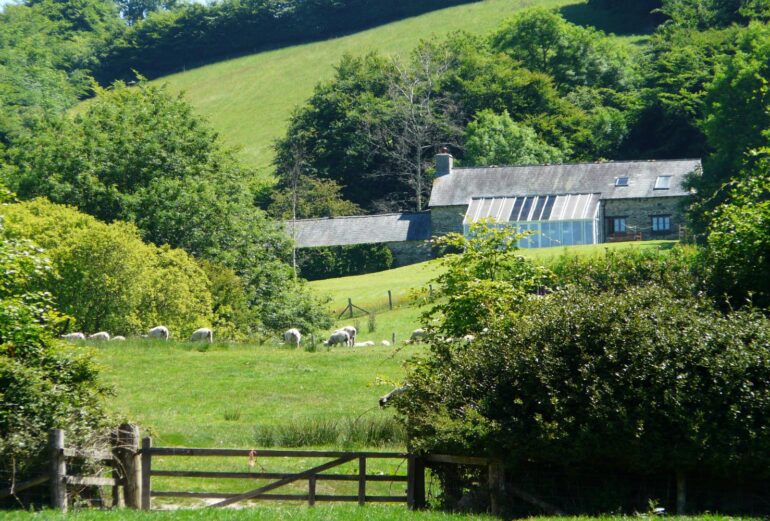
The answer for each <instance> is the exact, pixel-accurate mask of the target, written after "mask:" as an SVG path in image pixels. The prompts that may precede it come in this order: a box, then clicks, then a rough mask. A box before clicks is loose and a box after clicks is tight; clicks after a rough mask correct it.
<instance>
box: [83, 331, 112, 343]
mask: <svg viewBox="0 0 770 521" xmlns="http://www.w3.org/2000/svg"><path fill="white" fill-rule="evenodd" d="M88 339H89V340H97V341H99V342H102V341H107V340H109V339H110V334H109V333H108V332H106V331H99V332H98V333H94V334H93V335H89V336H88Z"/></svg>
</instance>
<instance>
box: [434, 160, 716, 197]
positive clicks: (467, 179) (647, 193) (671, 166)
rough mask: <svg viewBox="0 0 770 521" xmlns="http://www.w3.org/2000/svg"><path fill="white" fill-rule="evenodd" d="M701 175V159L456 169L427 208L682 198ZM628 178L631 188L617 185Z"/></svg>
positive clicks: (437, 187)
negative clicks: (590, 196) (515, 200)
mask: <svg viewBox="0 0 770 521" xmlns="http://www.w3.org/2000/svg"><path fill="white" fill-rule="evenodd" d="M701 171H702V166H701V162H700V160H699V159H678V160H661V161H617V162H614V161H613V162H605V163H576V164H557V165H536V166H503V167H484V168H455V169H453V170H452V171H451V172H450V173H449V174H447V175H444V176H441V177H439V178H437V179H436V180H435V181H433V190H432V191H431V195H430V203H429V206H431V207H435V206H455V205H466V204H468V202H469V201H470V199H471V198H472V197H494V196H516V195H549V194H569V193H600V194H601V198H602V199H636V198H647V197H681V196H684V195H688V194H689V193H690V192H689V191H688V190H687V189H685V188H684V187H683V186H682V183H683V181H684V180H685V178H686V177H687V176H688V175H689V174H693V173H694V174H696V175H699V174H700V172H701ZM662 175H663V176H672V179H671V188H670V189H668V190H655V189H654V186H655V180H656V179H657V177H658V176H662ZM618 177H628V186H623V187H620V186H615V179H616V178H618Z"/></svg>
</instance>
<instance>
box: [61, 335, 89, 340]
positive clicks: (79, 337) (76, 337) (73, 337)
mask: <svg viewBox="0 0 770 521" xmlns="http://www.w3.org/2000/svg"><path fill="white" fill-rule="evenodd" d="M61 337H62V338H63V339H64V340H70V341H73V342H74V341H76V340H85V339H86V336H85V335H84V334H83V333H67V334H66V335H62V336H61Z"/></svg>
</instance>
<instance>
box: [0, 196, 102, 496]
mask: <svg viewBox="0 0 770 521" xmlns="http://www.w3.org/2000/svg"><path fill="white" fill-rule="evenodd" d="M0 191H2V190H0ZM51 270H52V266H51V264H50V262H49V261H48V259H47V258H46V257H45V256H44V255H43V252H42V251H41V249H40V248H39V247H38V246H36V245H35V244H33V243H31V242H29V241H25V240H18V239H14V238H11V237H9V236H8V235H6V231H5V228H4V226H3V224H2V223H0V472H2V473H3V475H4V476H5V480H4V481H7V482H11V483H12V482H14V481H17V482H18V481H23V480H24V479H26V478H32V477H34V476H35V475H39V474H40V473H41V472H45V469H46V468H47V465H49V462H48V452H47V450H46V449H47V447H46V435H47V432H48V430H49V429H52V428H64V427H66V428H67V431H68V436H70V437H71V438H72V440H73V441H74V442H75V443H77V442H83V441H85V439H86V438H88V437H90V436H91V435H92V433H93V432H94V431H96V430H98V429H101V428H104V427H105V425H106V424H107V415H106V413H105V406H104V398H105V397H106V396H107V394H108V389H107V388H106V386H104V385H103V384H102V383H101V382H100V378H99V373H98V369H97V366H96V364H95V363H94V361H93V360H92V358H91V355H90V353H88V352H87V351H84V350H83V349H82V348H75V347H72V346H67V345H65V344H64V343H63V342H62V341H61V340H59V339H57V336H58V335H59V334H60V332H62V330H63V329H64V328H65V327H66V324H67V317H65V316H63V315H61V314H59V313H58V312H57V311H56V307H55V303H54V302H53V300H52V299H51V296H50V294H48V293H45V292H43V291H42V290H43V288H45V281H47V280H48V277H49V274H50V271H51Z"/></svg>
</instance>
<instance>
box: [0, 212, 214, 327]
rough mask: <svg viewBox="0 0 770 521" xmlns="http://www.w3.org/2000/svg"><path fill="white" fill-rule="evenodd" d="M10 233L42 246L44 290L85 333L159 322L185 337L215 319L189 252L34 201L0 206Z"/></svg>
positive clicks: (205, 286)
mask: <svg viewBox="0 0 770 521" xmlns="http://www.w3.org/2000/svg"><path fill="white" fill-rule="evenodd" d="M0 214H2V215H3V217H4V218H5V223H6V228H7V233H8V234H9V235H10V236H13V237H19V238H25V239H31V240H33V241H35V242H36V243H37V244H40V245H41V246H42V247H44V248H45V250H46V252H47V255H48V256H49V257H50V259H51V263H52V266H53V270H52V272H50V273H48V277H47V279H46V281H45V284H44V287H46V288H50V291H51V293H52V294H53V296H54V298H55V299H56V301H57V304H58V305H59V306H60V308H61V309H62V311H64V312H65V313H67V314H68V315H71V316H72V317H74V318H75V320H76V323H77V327H78V328H80V329H83V330H84V331H87V332H91V333H93V332H96V331H101V330H106V331H109V332H110V333H111V334H124V335H125V334H134V333H139V332H143V331H146V330H147V329H148V328H150V327H153V326H156V325H158V324H164V325H167V326H168V327H169V328H170V329H171V331H172V332H173V333H174V335H175V336H176V335H178V336H186V335H188V334H189V333H191V332H192V331H193V330H194V329H196V328H198V327H201V326H210V325H211V324H212V298H211V294H210V292H209V281H208V279H207V278H206V275H205V273H204V272H203V271H202V270H201V269H200V267H199V266H198V265H197V264H196V263H195V261H194V259H192V258H191V257H190V256H189V255H188V254H186V253H185V252H183V251H180V250H173V249H170V248H168V247H162V248H157V247H155V246H152V245H148V244H145V243H143V242H142V241H141V239H140V237H139V233H138V230H137V229H136V228H135V227H134V226H133V225H131V224H127V223H120V222H117V223H113V224H109V225H108V224H104V223H100V222H99V221H97V220H96V219H94V218H93V217H90V216H88V215H85V214H82V213H80V212H77V211H76V210H74V209H72V208H68V207H65V206H59V205H56V204H52V203H49V202H47V201H45V200H43V199H36V200H33V201H29V202H25V203H17V204H11V205H5V206H3V207H0Z"/></svg>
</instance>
